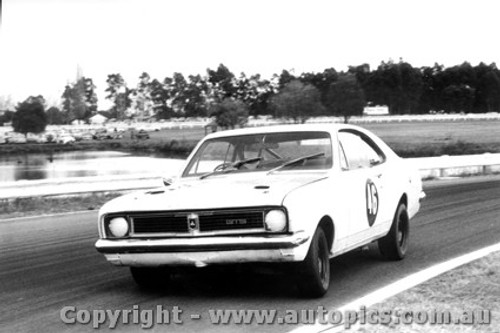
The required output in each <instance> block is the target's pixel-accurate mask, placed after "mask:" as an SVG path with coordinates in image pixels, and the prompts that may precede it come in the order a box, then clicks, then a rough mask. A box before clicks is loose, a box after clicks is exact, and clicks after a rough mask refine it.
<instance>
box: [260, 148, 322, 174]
mask: <svg viewBox="0 0 500 333" xmlns="http://www.w3.org/2000/svg"><path fill="white" fill-rule="evenodd" d="M321 156H325V153H316V154H312V155H307V156H302V157H298V158H295V159H293V160H290V161H288V162H285V163H283V164H281V165H279V166H277V167H276V168H274V169H271V170H269V172H268V173H267V174H268V175H269V174H271V173H273V172H274V171H278V170H280V169H282V168H284V167H287V166H289V165H293V164H295V163H299V162H302V161H305V160H311V159H314V158H318V157H321Z"/></svg>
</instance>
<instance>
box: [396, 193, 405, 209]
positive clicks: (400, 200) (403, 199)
mask: <svg viewBox="0 0 500 333" xmlns="http://www.w3.org/2000/svg"><path fill="white" fill-rule="evenodd" d="M402 203H403V204H405V206H406V208H408V195H407V194H406V193H403V195H402V196H401V198H400V199H399V202H398V207H399V205H401V204H402ZM398 207H396V209H398Z"/></svg>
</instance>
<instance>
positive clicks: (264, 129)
mask: <svg viewBox="0 0 500 333" xmlns="http://www.w3.org/2000/svg"><path fill="white" fill-rule="evenodd" d="M349 128H351V129H360V130H362V129H361V128H360V127H358V126H353V125H346V124H336V123H328V124H293V125H269V126H260V127H246V128H240V129H235V130H227V131H221V132H216V133H211V134H209V135H207V136H206V139H212V138H220V137H227V136H237V135H250V134H260V133H281V132H304V131H311V132H336V131H339V130H341V129H349Z"/></svg>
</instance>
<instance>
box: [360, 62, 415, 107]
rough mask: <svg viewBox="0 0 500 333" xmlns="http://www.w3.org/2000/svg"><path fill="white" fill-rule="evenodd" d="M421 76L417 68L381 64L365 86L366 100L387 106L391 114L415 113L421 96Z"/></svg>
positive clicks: (401, 63)
mask: <svg viewBox="0 0 500 333" xmlns="http://www.w3.org/2000/svg"><path fill="white" fill-rule="evenodd" d="M422 87H423V81H422V74H421V73H420V70H419V69H417V68H413V67H412V66H411V65H410V64H408V63H406V62H403V61H400V62H399V63H394V62H392V61H389V62H387V63H385V62H382V63H381V64H380V65H379V67H378V68H377V70H376V71H374V72H372V73H371V74H370V76H369V78H368V79H367V82H366V85H365V93H366V94H367V99H368V100H369V101H370V102H372V103H374V104H377V105H387V106H388V107H389V111H390V112H391V113H396V114H398V113H399V114H400V113H415V112H416V111H417V108H418V102H419V100H420V96H421V94H422Z"/></svg>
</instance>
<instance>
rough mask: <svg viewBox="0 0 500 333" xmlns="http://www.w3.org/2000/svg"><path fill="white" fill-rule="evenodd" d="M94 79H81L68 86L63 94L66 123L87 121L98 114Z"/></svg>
mask: <svg viewBox="0 0 500 333" xmlns="http://www.w3.org/2000/svg"><path fill="white" fill-rule="evenodd" d="M95 88H96V87H95V85H94V84H93V82H92V79H90V78H85V77H81V78H79V79H78V80H77V81H76V82H75V83H70V84H67V85H66V87H65V89H64V92H63V94H62V111H63V113H64V118H65V122H68V123H69V122H71V121H73V120H75V119H76V120H87V119H88V118H89V117H91V116H92V115H94V114H95V113H96V112H97V94H96V93H95Z"/></svg>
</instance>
